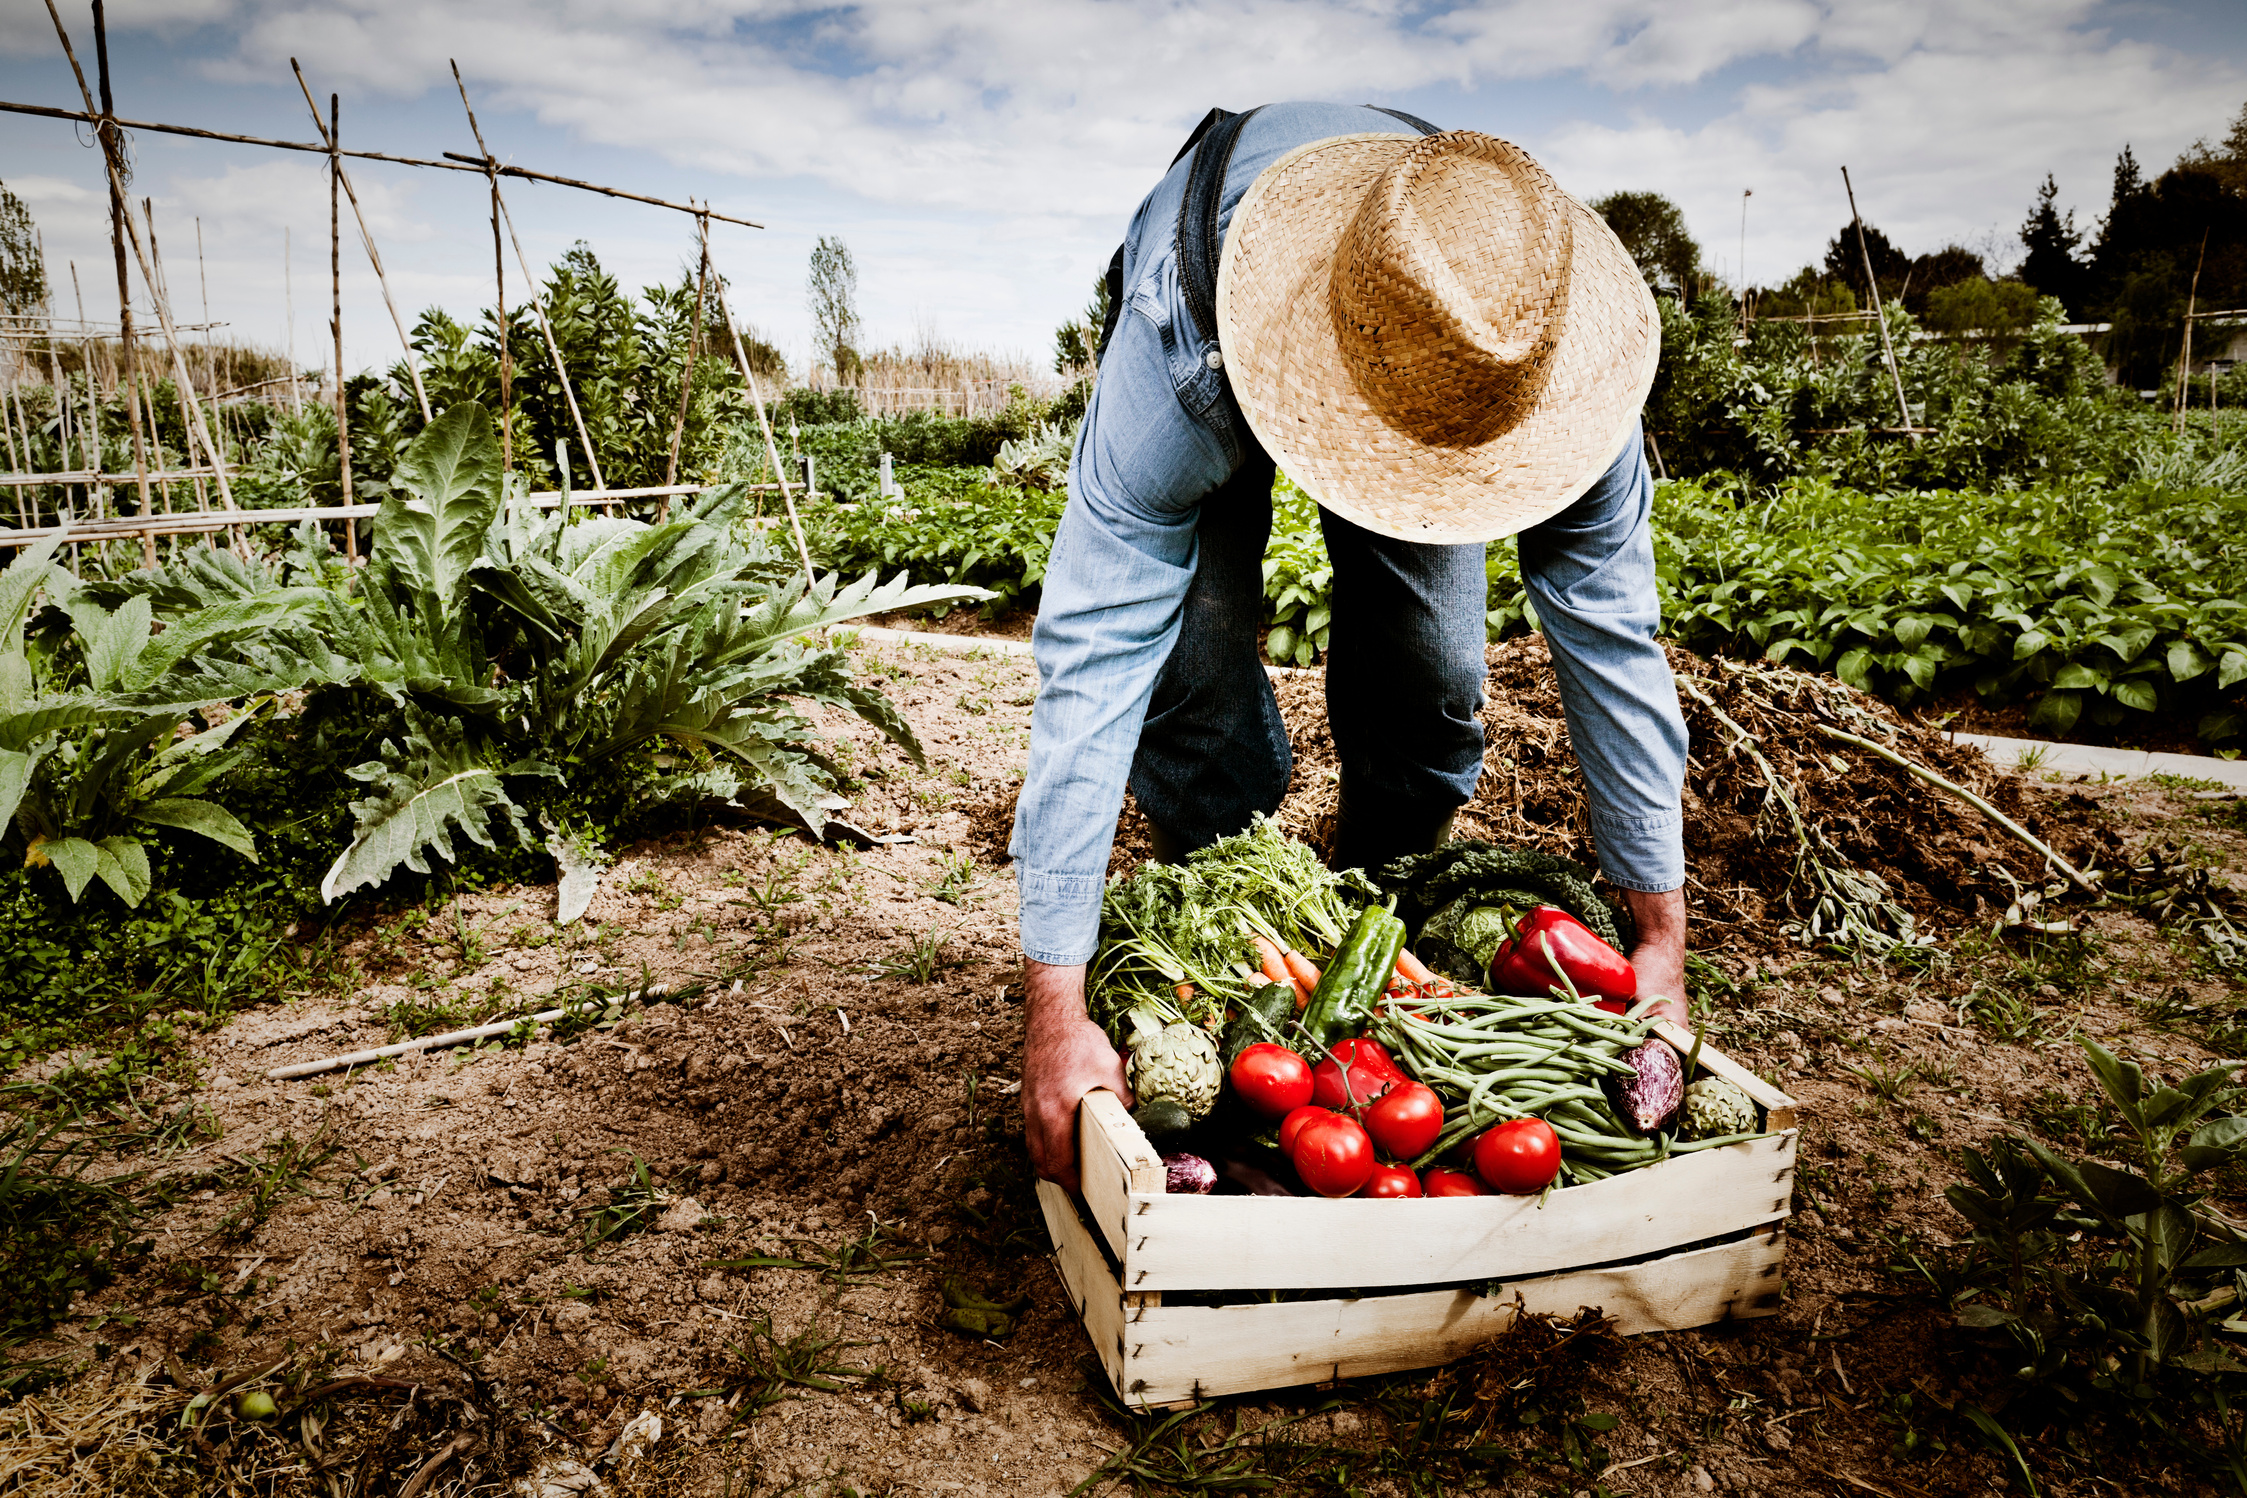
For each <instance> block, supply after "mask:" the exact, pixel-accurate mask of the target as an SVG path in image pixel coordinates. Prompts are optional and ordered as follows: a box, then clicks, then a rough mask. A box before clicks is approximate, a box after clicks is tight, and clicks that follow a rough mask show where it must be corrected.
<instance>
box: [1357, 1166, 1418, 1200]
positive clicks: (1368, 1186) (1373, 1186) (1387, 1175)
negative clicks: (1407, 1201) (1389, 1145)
mask: <svg viewBox="0 0 2247 1498" xmlns="http://www.w3.org/2000/svg"><path fill="white" fill-rule="evenodd" d="M1358 1195H1360V1196H1385V1197H1412V1196H1418V1195H1420V1178H1419V1177H1418V1176H1416V1175H1414V1174H1413V1173H1412V1172H1411V1171H1409V1170H1406V1169H1405V1168H1404V1167H1403V1166H1401V1165H1376V1166H1374V1167H1373V1174H1371V1175H1369V1176H1367V1177H1366V1178H1365V1184H1364V1185H1363V1186H1360V1187H1359V1188H1358Z"/></svg>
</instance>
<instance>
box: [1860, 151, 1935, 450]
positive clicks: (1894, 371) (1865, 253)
mask: <svg viewBox="0 0 2247 1498" xmlns="http://www.w3.org/2000/svg"><path fill="white" fill-rule="evenodd" d="M1841 187H1842V191H1844V192H1846V193H1848V194H1849V222H1850V223H1851V224H1852V225H1854V226H1855V228H1856V230H1857V253H1858V254H1859V255H1860V256H1862V257H1863V258H1864V262H1865V285H1866V286H1867V287H1868V288H1869V289H1870V290H1871V291H1872V303H1873V317H1874V319H1875V320H1876V321H1877V322H1878V323H1879V324H1880V351H1881V354H1882V356H1883V357H1885V358H1886V359H1887V360H1888V378H1889V379H1891V380H1893V381H1894V382H1895V385H1896V424H1897V425H1898V426H1900V427H1902V428H1903V429H1904V432H1905V434H1906V435H1907V436H1909V437H1910V438H1911V440H1912V441H1913V443H1915V444H1916V443H1917V442H1918V441H1919V434H1918V433H1917V432H1914V431H1912V430H1911V424H1912V412H1911V407H1910V406H1908V405H1906V404H1905V402H1904V372H1903V371H1902V370H1901V369H1899V368H1898V367H1897V366H1896V345H1895V344H1893V343H1891V342H1889V340H1888V314H1887V312H1886V311H1884V310H1883V309H1882V307H1881V305H1880V278H1879V277H1878V276H1876V275H1874V274H1873V263H1872V250H1871V249H1870V248H1869V247H1868V246H1867V245H1866V243H1865V221H1864V219H1863V218H1861V217H1859V216H1858V213H1857V189H1856V188H1854V187H1852V186H1851V185H1850V183H1849V168H1847V167H1843V168H1842V169H1841Z"/></svg>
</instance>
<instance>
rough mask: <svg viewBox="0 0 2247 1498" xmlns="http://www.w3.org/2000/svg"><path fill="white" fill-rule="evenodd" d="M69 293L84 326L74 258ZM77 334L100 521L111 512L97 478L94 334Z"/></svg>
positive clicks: (98, 443) (82, 298)
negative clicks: (83, 368) (84, 376)
mask: <svg viewBox="0 0 2247 1498" xmlns="http://www.w3.org/2000/svg"><path fill="white" fill-rule="evenodd" d="M70 294H71V296H73V297H74V298H76V299H77V302H78V325H79V327H80V328H81V329H83V328H84V327H85V325H86V294H85V292H84V291H82V290H81V289H80V288H79V285H78V262H77V261H75V260H73V261H71V262H70ZM78 336H79V339H80V344H79V347H80V348H81V349H82V350H83V352H82V353H81V354H80V355H79V357H80V358H82V359H84V360H85V361H86V431H87V433H88V440H89V441H90V442H91V444H92V446H91V447H90V448H89V449H88V450H87V453H86V466H87V467H88V468H90V469H92V470H93V471H94V473H95V474H96V475H97V477H96V478H95V480H94V484H93V487H92V489H91V491H90V495H89V497H90V498H91V499H92V501H93V505H92V508H93V512H94V518H95V519H96V520H101V519H103V518H105V517H106V516H107V514H108V499H109V486H108V485H106V484H104V483H102V482H101V480H100V478H99V477H98V475H99V474H100V473H101V470H102V462H101V393H100V391H99V390H97V389H96V388H95V385H94V381H95V379H96V376H95V373H94V335H93V334H91V333H87V332H81V333H80V334H79V335H78Z"/></svg>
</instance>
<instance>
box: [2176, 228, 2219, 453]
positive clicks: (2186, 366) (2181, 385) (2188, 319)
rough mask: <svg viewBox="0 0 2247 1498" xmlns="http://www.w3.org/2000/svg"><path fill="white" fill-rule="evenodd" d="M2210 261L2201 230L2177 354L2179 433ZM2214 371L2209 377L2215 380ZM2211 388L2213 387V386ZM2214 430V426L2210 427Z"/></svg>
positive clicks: (2206, 234)
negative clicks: (2202, 282)
mask: <svg viewBox="0 0 2247 1498" xmlns="http://www.w3.org/2000/svg"><path fill="white" fill-rule="evenodd" d="M2207 263H2208V231H2207V230H2206V229H2203V230H2201V231H2200V258H2199V259H2198V260H2195V261H2194V262H2193V263H2192V292H2191V294H2190V295H2188V296H2187V297H2186V298H2185V346H2184V349H2183V351H2182V352H2180V353H2179V354H2178V355H2177V435H2178V436H2180V437H2181V436H2183V435H2184V430H2185V395H2186V392H2187V391H2188V390H2189V389H2190V388H2191V386H2190V383H2189V382H2190V380H2191V378H2192V315H2193V313H2194V312H2196V311H2198V310H2199V307H2200V271H2201V267H2203V266H2205V265H2206V264H2207ZM2214 378H2215V374H2214V372H2213V371H2211V372H2210V374H2209V379H2210V380H2213V379H2214ZM2210 388H2213V386H2211V387H2210ZM2210 430H2211V432H2213V430H2214V429H2213V428H2211V429H2210Z"/></svg>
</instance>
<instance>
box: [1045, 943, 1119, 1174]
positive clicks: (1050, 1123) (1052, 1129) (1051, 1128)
mask: <svg viewBox="0 0 2247 1498" xmlns="http://www.w3.org/2000/svg"><path fill="white" fill-rule="evenodd" d="M1084 972H1085V969H1084V964H1083V963H1081V962H1080V963H1077V964H1075V965H1074V966H1071V967H1056V966H1054V965H1052V964H1050V963H1044V962H1033V961H1031V960H1029V959H1027V958H1025V959H1024V960H1023V963H1022V979H1023V988H1024V991H1025V998H1024V1008H1025V1009H1026V1010H1027V1011H1028V1012H1027V1013H1026V1014H1025V1015H1024V1016H1023V1024H1022V1127H1023V1133H1024V1135H1025V1136H1026V1138H1027V1142H1028V1144H1029V1146H1030V1163H1031V1164H1032V1165H1034V1166H1036V1167H1037V1171H1038V1174H1039V1175H1041V1176H1044V1177H1045V1178H1046V1179H1047V1180H1049V1181H1052V1182H1054V1183H1055V1184H1057V1185H1059V1186H1062V1187H1064V1188H1066V1189H1067V1190H1070V1191H1074V1190H1076V1189H1077V1185H1078V1182H1077V1104H1078V1102H1079V1101H1081V1100H1082V1099H1083V1097H1084V1095H1085V1094H1086V1093H1088V1092H1091V1091H1093V1090H1094V1089H1095V1088H1099V1087H1105V1088H1107V1089H1108V1090H1109V1091H1110V1092H1113V1093H1115V1094H1116V1095H1117V1096H1118V1097H1120V1098H1122V1099H1123V1102H1124V1106H1125V1107H1127V1108H1128V1107H1130V1106H1131V1104H1132V1101H1133V1099H1132V1095H1131V1088H1130V1087H1129V1086H1128V1085H1126V1084H1125V1082H1124V1069H1123V1057H1121V1056H1119V1055H1117V1054H1116V1048H1115V1047H1114V1046H1112V1045H1110V1044H1109V1043H1108V1035H1107V1032H1106V1031H1104V1030H1102V1029H1101V1028H1100V1027H1099V1026H1098V1025H1096V1024H1094V1023H1093V1022H1092V1021H1091V1020H1090V1019H1088V1018H1087V1017H1086V1015H1085V1009H1084Z"/></svg>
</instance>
